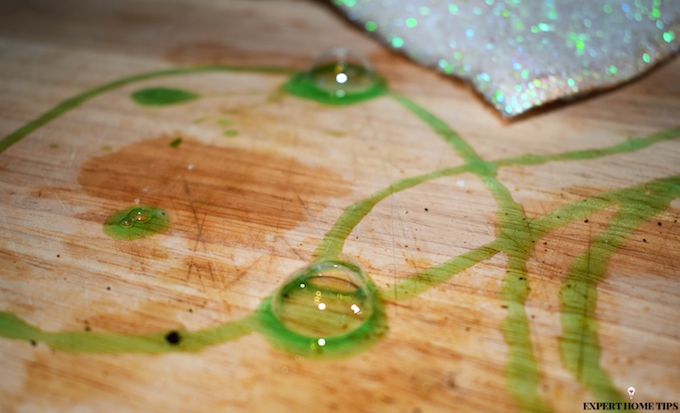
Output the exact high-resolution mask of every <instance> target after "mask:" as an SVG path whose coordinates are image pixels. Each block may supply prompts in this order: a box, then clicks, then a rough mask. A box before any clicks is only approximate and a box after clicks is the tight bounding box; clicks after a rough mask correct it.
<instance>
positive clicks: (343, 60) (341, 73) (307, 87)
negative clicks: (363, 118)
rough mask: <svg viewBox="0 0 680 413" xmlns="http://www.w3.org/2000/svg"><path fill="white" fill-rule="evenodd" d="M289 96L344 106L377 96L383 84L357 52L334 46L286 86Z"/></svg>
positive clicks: (380, 93) (366, 60)
mask: <svg viewBox="0 0 680 413" xmlns="http://www.w3.org/2000/svg"><path fill="white" fill-rule="evenodd" d="M284 89H285V90H286V91H288V92H289V93H291V94H293V95H296V96H300V97H304V98H307V99H313V100H316V101H319V102H322V103H327V104H336V105H346V104H352V103H356V102H359V101H362V100H366V99H370V98H373V97H377V96H380V95H382V94H384V93H385V92H386V88H385V83H384V80H383V79H382V78H380V77H379V76H378V75H377V74H376V73H375V71H374V69H373V65H372V64H371V62H370V61H369V60H368V59H367V58H365V57H364V56H363V55H361V54H360V53H358V52H355V51H352V50H350V49H347V48H344V47H336V48H334V49H331V50H328V51H326V52H324V53H322V54H321V55H320V56H319V57H317V58H316V59H315V60H314V62H313V63H312V65H311V67H310V69H309V70H308V71H306V72H303V73H299V74H298V75H296V76H294V77H293V78H291V80H290V81H288V82H287V83H286V85H285V86H284Z"/></svg>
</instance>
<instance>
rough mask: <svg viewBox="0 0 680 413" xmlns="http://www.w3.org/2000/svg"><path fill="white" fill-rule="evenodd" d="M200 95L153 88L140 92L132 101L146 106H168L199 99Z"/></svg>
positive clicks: (179, 90)
mask: <svg viewBox="0 0 680 413" xmlns="http://www.w3.org/2000/svg"><path fill="white" fill-rule="evenodd" d="M199 97H200V95H198V94H196V93H193V92H189V91H186V90H181V89H171V88H167V87H152V88H147V89H142V90H138V91H136V92H135V93H133V94H132V100H134V101H135V102H137V103H139V104H140V105H144V106H168V105H176V104H178V103H185V102H188V101H190V100H194V99H198V98H199Z"/></svg>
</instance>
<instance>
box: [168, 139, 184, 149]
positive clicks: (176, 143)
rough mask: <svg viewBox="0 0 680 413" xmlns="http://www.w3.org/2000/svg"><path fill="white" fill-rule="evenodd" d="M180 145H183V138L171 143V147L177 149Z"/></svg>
mask: <svg viewBox="0 0 680 413" xmlns="http://www.w3.org/2000/svg"><path fill="white" fill-rule="evenodd" d="M180 143H182V138H177V139H175V140H174V141H172V142H170V147H171V148H176V147H178V146H179V144H180Z"/></svg>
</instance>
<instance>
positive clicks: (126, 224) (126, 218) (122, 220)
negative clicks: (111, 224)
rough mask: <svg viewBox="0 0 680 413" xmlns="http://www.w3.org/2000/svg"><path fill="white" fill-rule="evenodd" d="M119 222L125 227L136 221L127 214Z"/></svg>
mask: <svg viewBox="0 0 680 413" xmlns="http://www.w3.org/2000/svg"><path fill="white" fill-rule="evenodd" d="M119 224H120V225H122V226H124V227H131V226H132V224H134V222H133V221H132V219H130V217H128V216H126V217H125V218H123V219H121V220H120V222H119Z"/></svg>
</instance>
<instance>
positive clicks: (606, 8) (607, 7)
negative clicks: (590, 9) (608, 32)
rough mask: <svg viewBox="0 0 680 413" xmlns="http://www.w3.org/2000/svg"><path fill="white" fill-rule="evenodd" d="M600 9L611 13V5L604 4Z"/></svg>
mask: <svg viewBox="0 0 680 413" xmlns="http://www.w3.org/2000/svg"><path fill="white" fill-rule="evenodd" d="M602 10H604V12H605V13H607V14H612V7H611V6H610V5H608V4H605V5H604V7H603V8H602Z"/></svg>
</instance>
